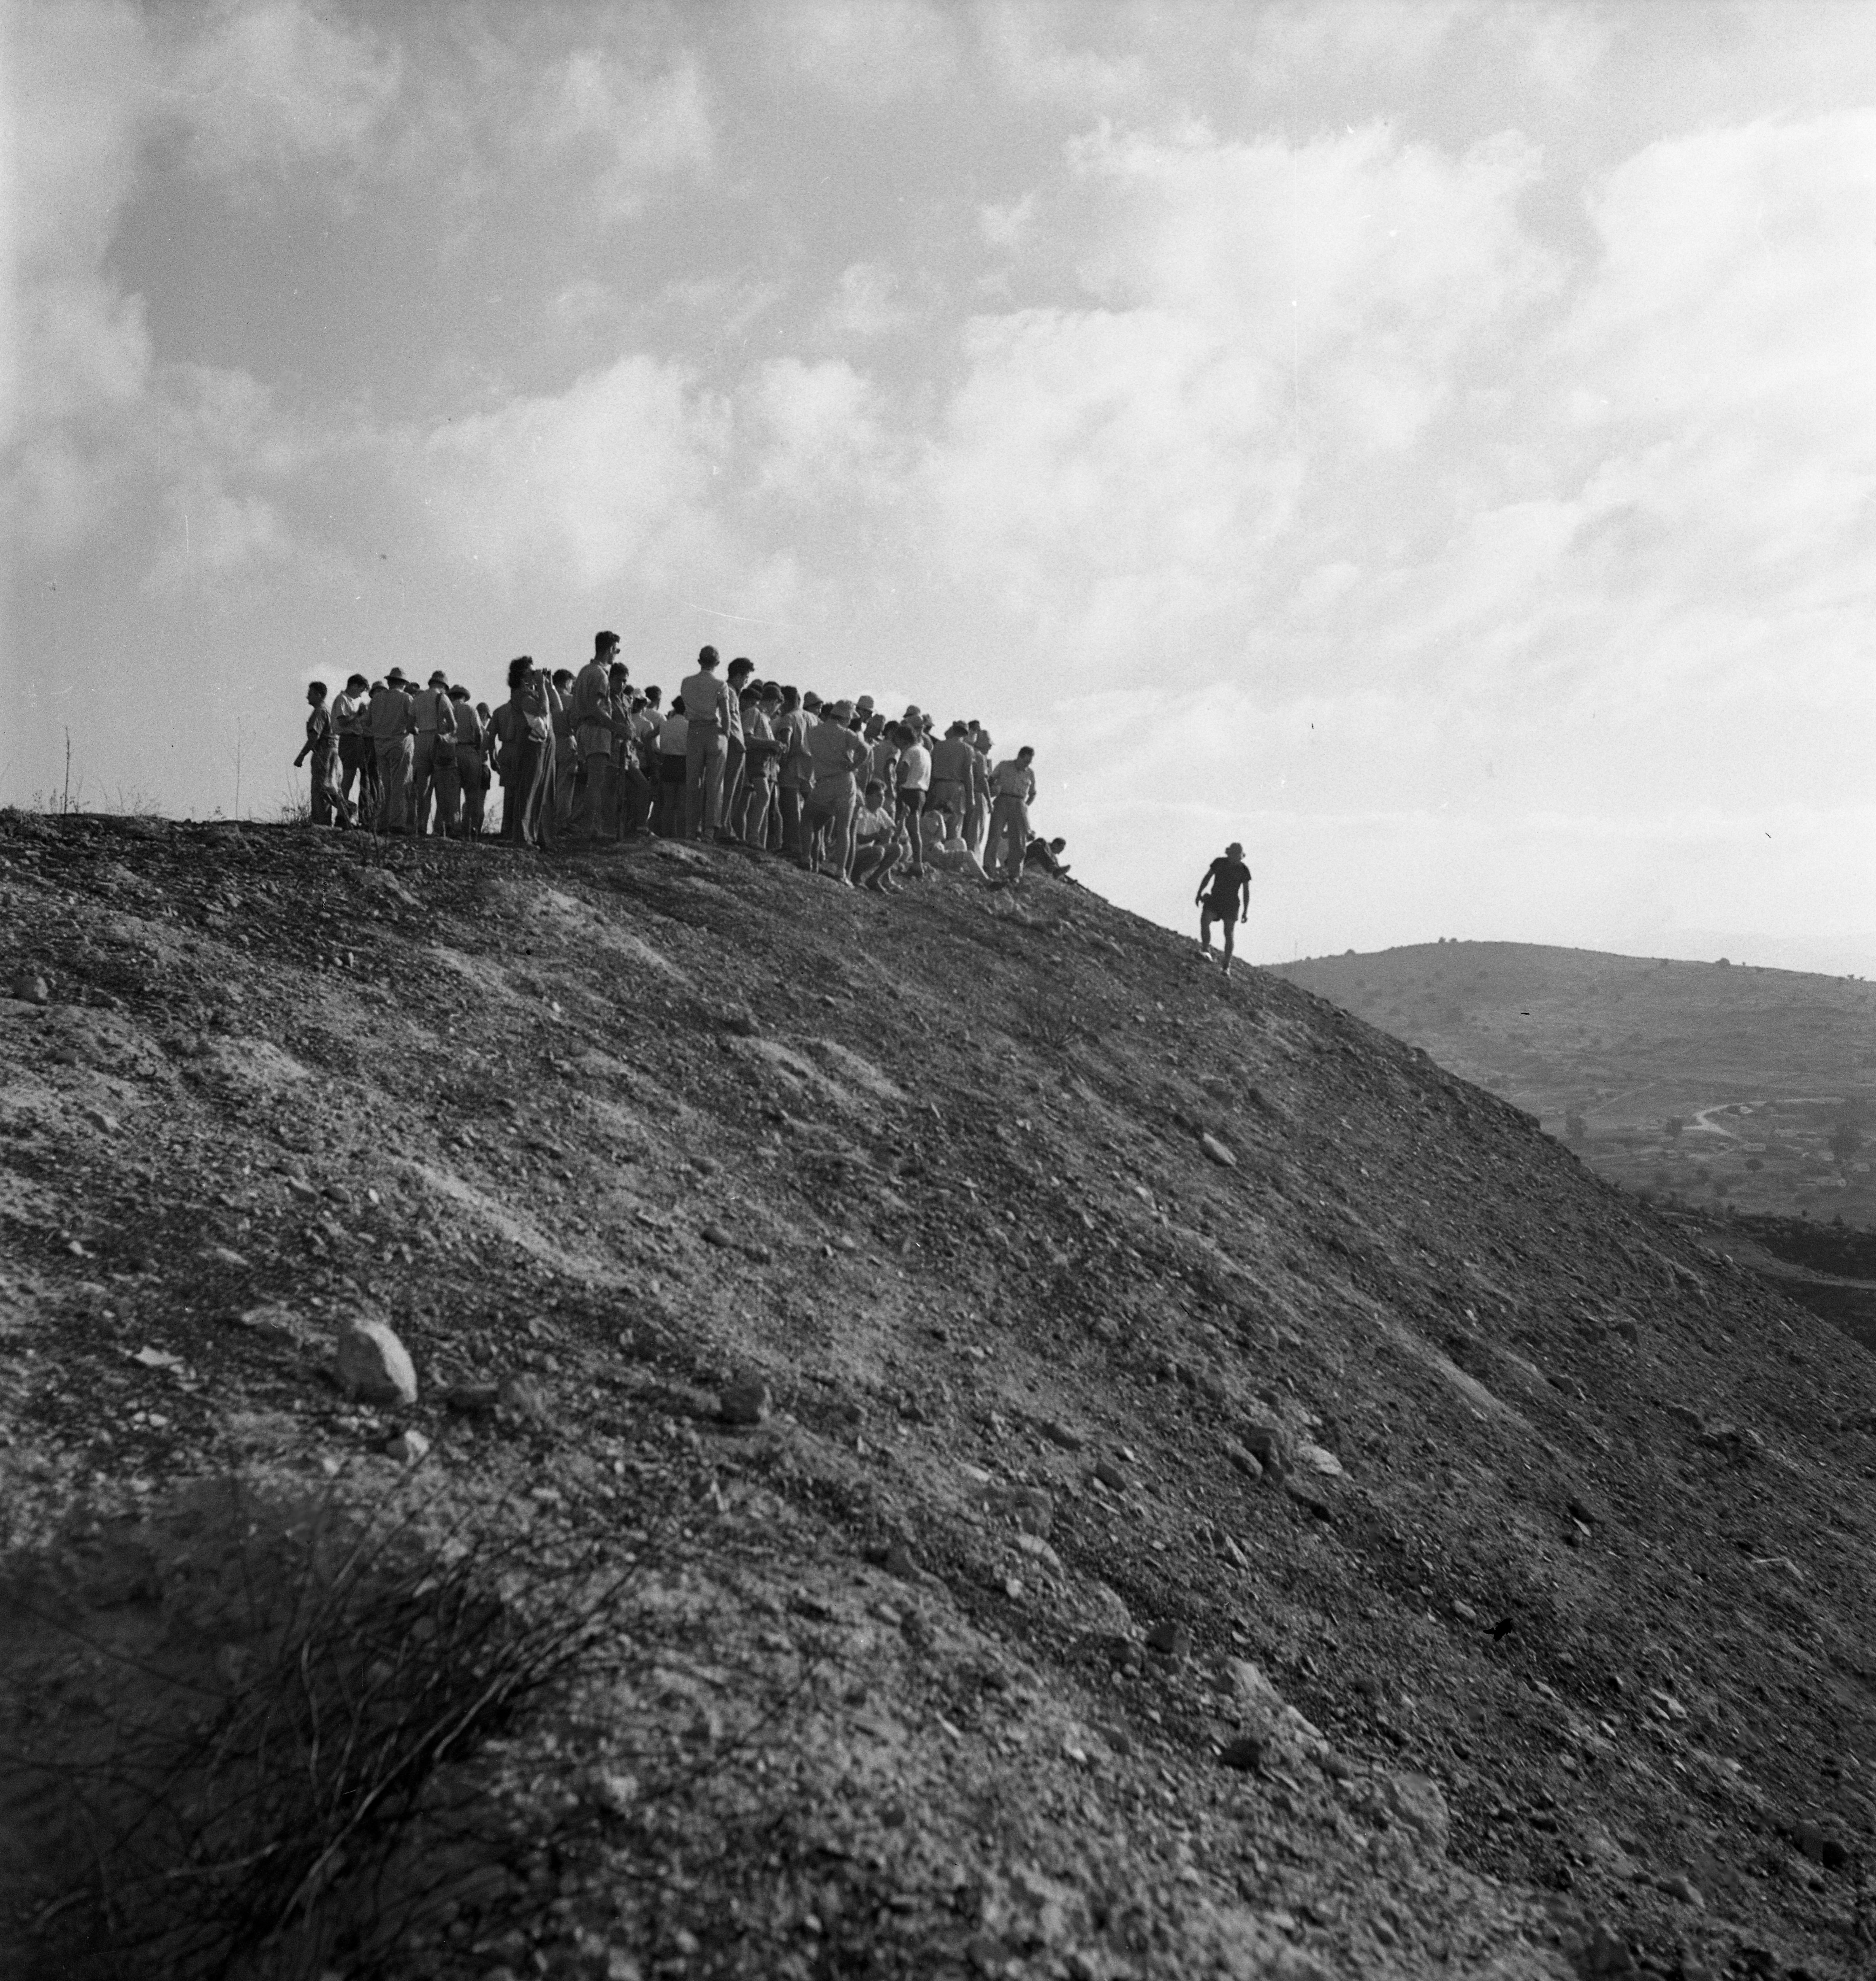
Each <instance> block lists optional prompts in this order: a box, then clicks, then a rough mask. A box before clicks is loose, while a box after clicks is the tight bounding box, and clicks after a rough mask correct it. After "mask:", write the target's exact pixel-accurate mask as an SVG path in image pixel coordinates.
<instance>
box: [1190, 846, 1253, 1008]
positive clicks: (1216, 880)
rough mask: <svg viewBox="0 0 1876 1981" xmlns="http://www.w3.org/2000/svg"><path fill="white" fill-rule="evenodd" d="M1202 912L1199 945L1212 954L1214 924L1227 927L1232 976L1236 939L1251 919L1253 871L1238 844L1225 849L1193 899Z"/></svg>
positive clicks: (1228, 970)
mask: <svg viewBox="0 0 1876 1981" xmlns="http://www.w3.org/2000/svg"><path fill="white" fill-rule="evenodd" d="M1192 899H1193V901H1194V903H1195V904H1196V906H1197V907H1198V910H1199V943H1200V944H1201V946H1202V947H1203V949H1204V951H1205V953H1206V955H1207V956H1209V955H1210V954H1211V953H1212V923H1214V922H1220V923H1222V924H1223V925H1224V931H1225V956H1224V971H1225V974H1226V976H1227V977H1229V975H1230V974H1231V950H1232V936H1233V934H1235V933H1236V929H1237V926H1238V924H1239V922H1242V921H1249V919H1250V915H1251V870H1250V869H1249V867H1247V866H1246V865H1245V864H1244V848H1243V847H1242V845H1240V844H1239V842H1238V841H1236V840H1235V839H1234V840H1233V841H1232V842H1231V844H1229V846H1227V847H1226V848H1225V851H1224V855H1223V857H1222V858H1220V859H1217V860H1214V861H1212V864H1211V865H1210V866H1209V867H1206V870H1205V878H1204V879H1203V880H1202V881H1200V882H1199V891H1198V893H1197V894H1195V895H1194V896H1193V897H1192Z"/></svg>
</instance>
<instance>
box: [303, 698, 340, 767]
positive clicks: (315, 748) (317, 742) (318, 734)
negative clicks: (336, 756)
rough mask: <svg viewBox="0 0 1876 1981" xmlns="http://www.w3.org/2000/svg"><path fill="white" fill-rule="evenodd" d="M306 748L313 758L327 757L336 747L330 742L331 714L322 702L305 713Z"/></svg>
mask: <svg viewBox="0 0 1876 1981" xmlns="http://www.w3.org/2000/svg"><path fill="white" fill-rule="evenodd" d="M306 747H307V748H308V749H309V750H310V751H312V753H313V754H314V756H315V757H318V756H329V755H330V754H331V752H332V751H333V750H334V749H335V748H336V747H338V746H337V745H336V744H334V742H333V740H332V714H331V710H329V709H328V707H326V705H325V704H324V702H323V701H322V702H321V703H320V704H318V707H315V708H310V709H308V711H307V712H306Z"/></svg>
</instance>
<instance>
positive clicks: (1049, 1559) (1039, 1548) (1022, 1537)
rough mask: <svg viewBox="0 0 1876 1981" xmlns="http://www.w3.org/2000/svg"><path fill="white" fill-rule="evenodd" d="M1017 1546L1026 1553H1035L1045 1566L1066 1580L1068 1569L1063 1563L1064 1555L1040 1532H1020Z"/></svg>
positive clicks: (1034, 1555)
mask: <svg viewBox="0 0 1876 1981" xmlns="http://www.w3.org/2000/svg"><path fill="white" fill-rule="evenodd" d="M1016 1546H1017V1547H1019V1548H1020V1549H1021V1550H1023V1553H1025V1554H1026V1555H1033V1557H1035V1558H1036V1560H1038V1561H1039V1562H1040V1563H1042V1564H1043V1566H1044V1567H1045V1568H1047V1569H1049V1570H1050V1571H1051V1572H1052V1573H1054V1574H1055V1575H1056V1576H1059V1577H1062V1578H1063V1579H1064V1580H1066V1577H1067V1575H1068V1570H1066V1568H1064V1567H1063V1565H1062V1557H1060V1556H1059V1554H1057V1553H1056V1551H1055V1550H1054V1549H1053V1548H1052V1547H1050V1546H1049V1543H1047V1542H1046V1540H1043V1537H1042V1536H1041V1535H1040V1534H1018V1535H1017V1537H1016Z"/></svg>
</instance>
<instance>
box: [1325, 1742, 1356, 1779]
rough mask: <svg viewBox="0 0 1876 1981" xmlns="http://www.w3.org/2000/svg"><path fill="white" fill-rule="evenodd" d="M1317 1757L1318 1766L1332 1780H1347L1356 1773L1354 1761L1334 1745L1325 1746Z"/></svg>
mask: <svg viewBox="0 0 1876 1981" xmlns="http://www.w3.org/2000/svg"><path fill="white" fill-rule="evenodd" d="M1316 1765H1317V1766H1319V1768H1320V1769H1321V1770H1322V1772H1323V1773H1324V1774H1326V1776H1328V1777H1329V1780H1331V1781H1332V1782H1345V1781H1347V1780H1349V1778H1350V1776H1352V1775H1353V1774H1354V1773H1355V1768H1354V1765H1353V1763H1351V1762H1350V1761H1349V1760H1347V1759H1346V1758H1345V1756H1342V1755H1340V1754H1338V1753H1336V1752H1335V1749H1334V1748H1332V1747H1325V1748H1324V1749H1323V1750H1322V1753H1319V1755H1317V1756H1316Z"/></svg>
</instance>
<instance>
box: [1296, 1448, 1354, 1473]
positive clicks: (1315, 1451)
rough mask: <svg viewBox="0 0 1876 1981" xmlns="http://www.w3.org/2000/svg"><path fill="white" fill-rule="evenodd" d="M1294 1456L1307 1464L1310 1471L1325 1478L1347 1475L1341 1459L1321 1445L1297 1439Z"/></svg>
mask: <svg viewBox="0 0 1876 1981" xmlns="http://www.w3.org/2000/svg"><path fill="white" fill-rule="evenodd" d="M1296 1457H1297V1460H1298V1463H1300V1464H1303V1465H1306V1466H1308V1467H1309V1469H1310V1470H1311V1471H1312V1472H1319V1473H1321V1474H1322V1477H1324V1478H1325V1479H1342V1478H1345V1477H1347V1476H1348V1475H1347V1474H1346V1473H1345V1472H1344V1471H1343V1470H1342V1460H1340V1459H1339V1458H1338V1457H1336V1456H1335V1453H1333V1452H1332V1451H1330V1450H1326V1448H1325V1447H1323V1446H1322V1445H1319V1444H1310V1443H1307V1442H1304V1441H1300V1440H1299V1443H1298V1444H1297V1447H1296Z"/></svg>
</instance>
